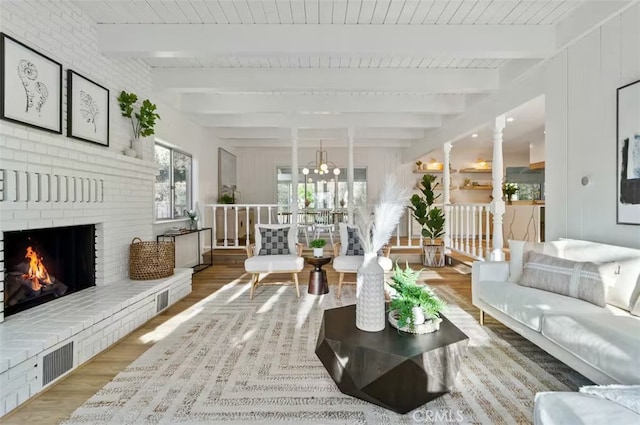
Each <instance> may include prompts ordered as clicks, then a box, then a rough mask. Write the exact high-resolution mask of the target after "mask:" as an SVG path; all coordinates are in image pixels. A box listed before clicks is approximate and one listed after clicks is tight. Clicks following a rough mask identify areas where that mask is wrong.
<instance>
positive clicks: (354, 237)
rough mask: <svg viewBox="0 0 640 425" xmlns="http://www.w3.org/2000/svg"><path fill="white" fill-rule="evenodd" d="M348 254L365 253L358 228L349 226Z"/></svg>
mask: <svg viewBox="0 0 640 425" xmlns="http://www.w3.org/2000/svg"><path fill="white" fill-rule="evenodd" d="M347 255H364V248H363V247H362V245H361V244H360V238H359V237H358V230H357V229H355V228H353V227H347Z"/></svg>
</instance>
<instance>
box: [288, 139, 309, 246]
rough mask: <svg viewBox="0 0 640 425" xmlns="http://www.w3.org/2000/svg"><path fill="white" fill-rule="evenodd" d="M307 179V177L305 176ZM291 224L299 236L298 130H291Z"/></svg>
mask: <svg viewBox="0 0 640 425" xmlns="http://www.w3.org/2000/svg"><path fill="white" fill-rule="evenodd" d="M305 177H306V176H305ZM291 185H292V187H293V193H292V194H291V223H292V224H293V226H294V227H293V231H294V232H296V233H295V234H296V235H297V234H298V129H297V128H292V129H291Z"/></svg>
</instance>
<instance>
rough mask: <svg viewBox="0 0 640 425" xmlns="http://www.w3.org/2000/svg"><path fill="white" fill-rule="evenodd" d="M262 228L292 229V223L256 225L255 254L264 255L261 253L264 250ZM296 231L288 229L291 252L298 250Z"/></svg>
mask: <svg viewBox="0 0 640 425" xmlns="http://www.w3.org/2000/svg"><path fill="white" fill-rule="evenodd" d="M260 229H275V230H278V229H291V225H290V224H256V225H255V233H254V235H255V243H256V249H255V253H256V254H255V255H264V254H261V253H260V251H261V250H262V232H261V230H260ZM295 233H296V232H292V231H288V233H287V247H288V248H289V253H290V254H294V253H295V252H296V234H295Z"/></svg>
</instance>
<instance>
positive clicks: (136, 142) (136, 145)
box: [131, 139, 144, 159]
mask: <svg viewBox="0 0 640 425" xmlns="http://www.w3.org/2000/svg"><path fill="white" fill-rule="evenodd" d="M131 148H132V149H133V150H134V151H135V153H136V158H141V159H142V154H143V153H144V145H143V143H142V139H133V140H132V141H131Z"/></svg>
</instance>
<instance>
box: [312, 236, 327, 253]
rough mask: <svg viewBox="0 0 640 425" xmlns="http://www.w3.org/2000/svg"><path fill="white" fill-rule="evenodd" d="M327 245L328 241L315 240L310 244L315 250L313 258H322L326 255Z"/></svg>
mask: <svg viewBox="0 0 640 425" xmlns="http://www.w3.org/2000/svg"><path fill="white" fill-rule="evenodd" d="M326 244H327V241H325V240H324V239H314V240H312V241H311V242H309V246H310V247H311V248H313V256H314V257H322V256H323V255H324V246H325V245H326Z"/></svg>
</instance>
